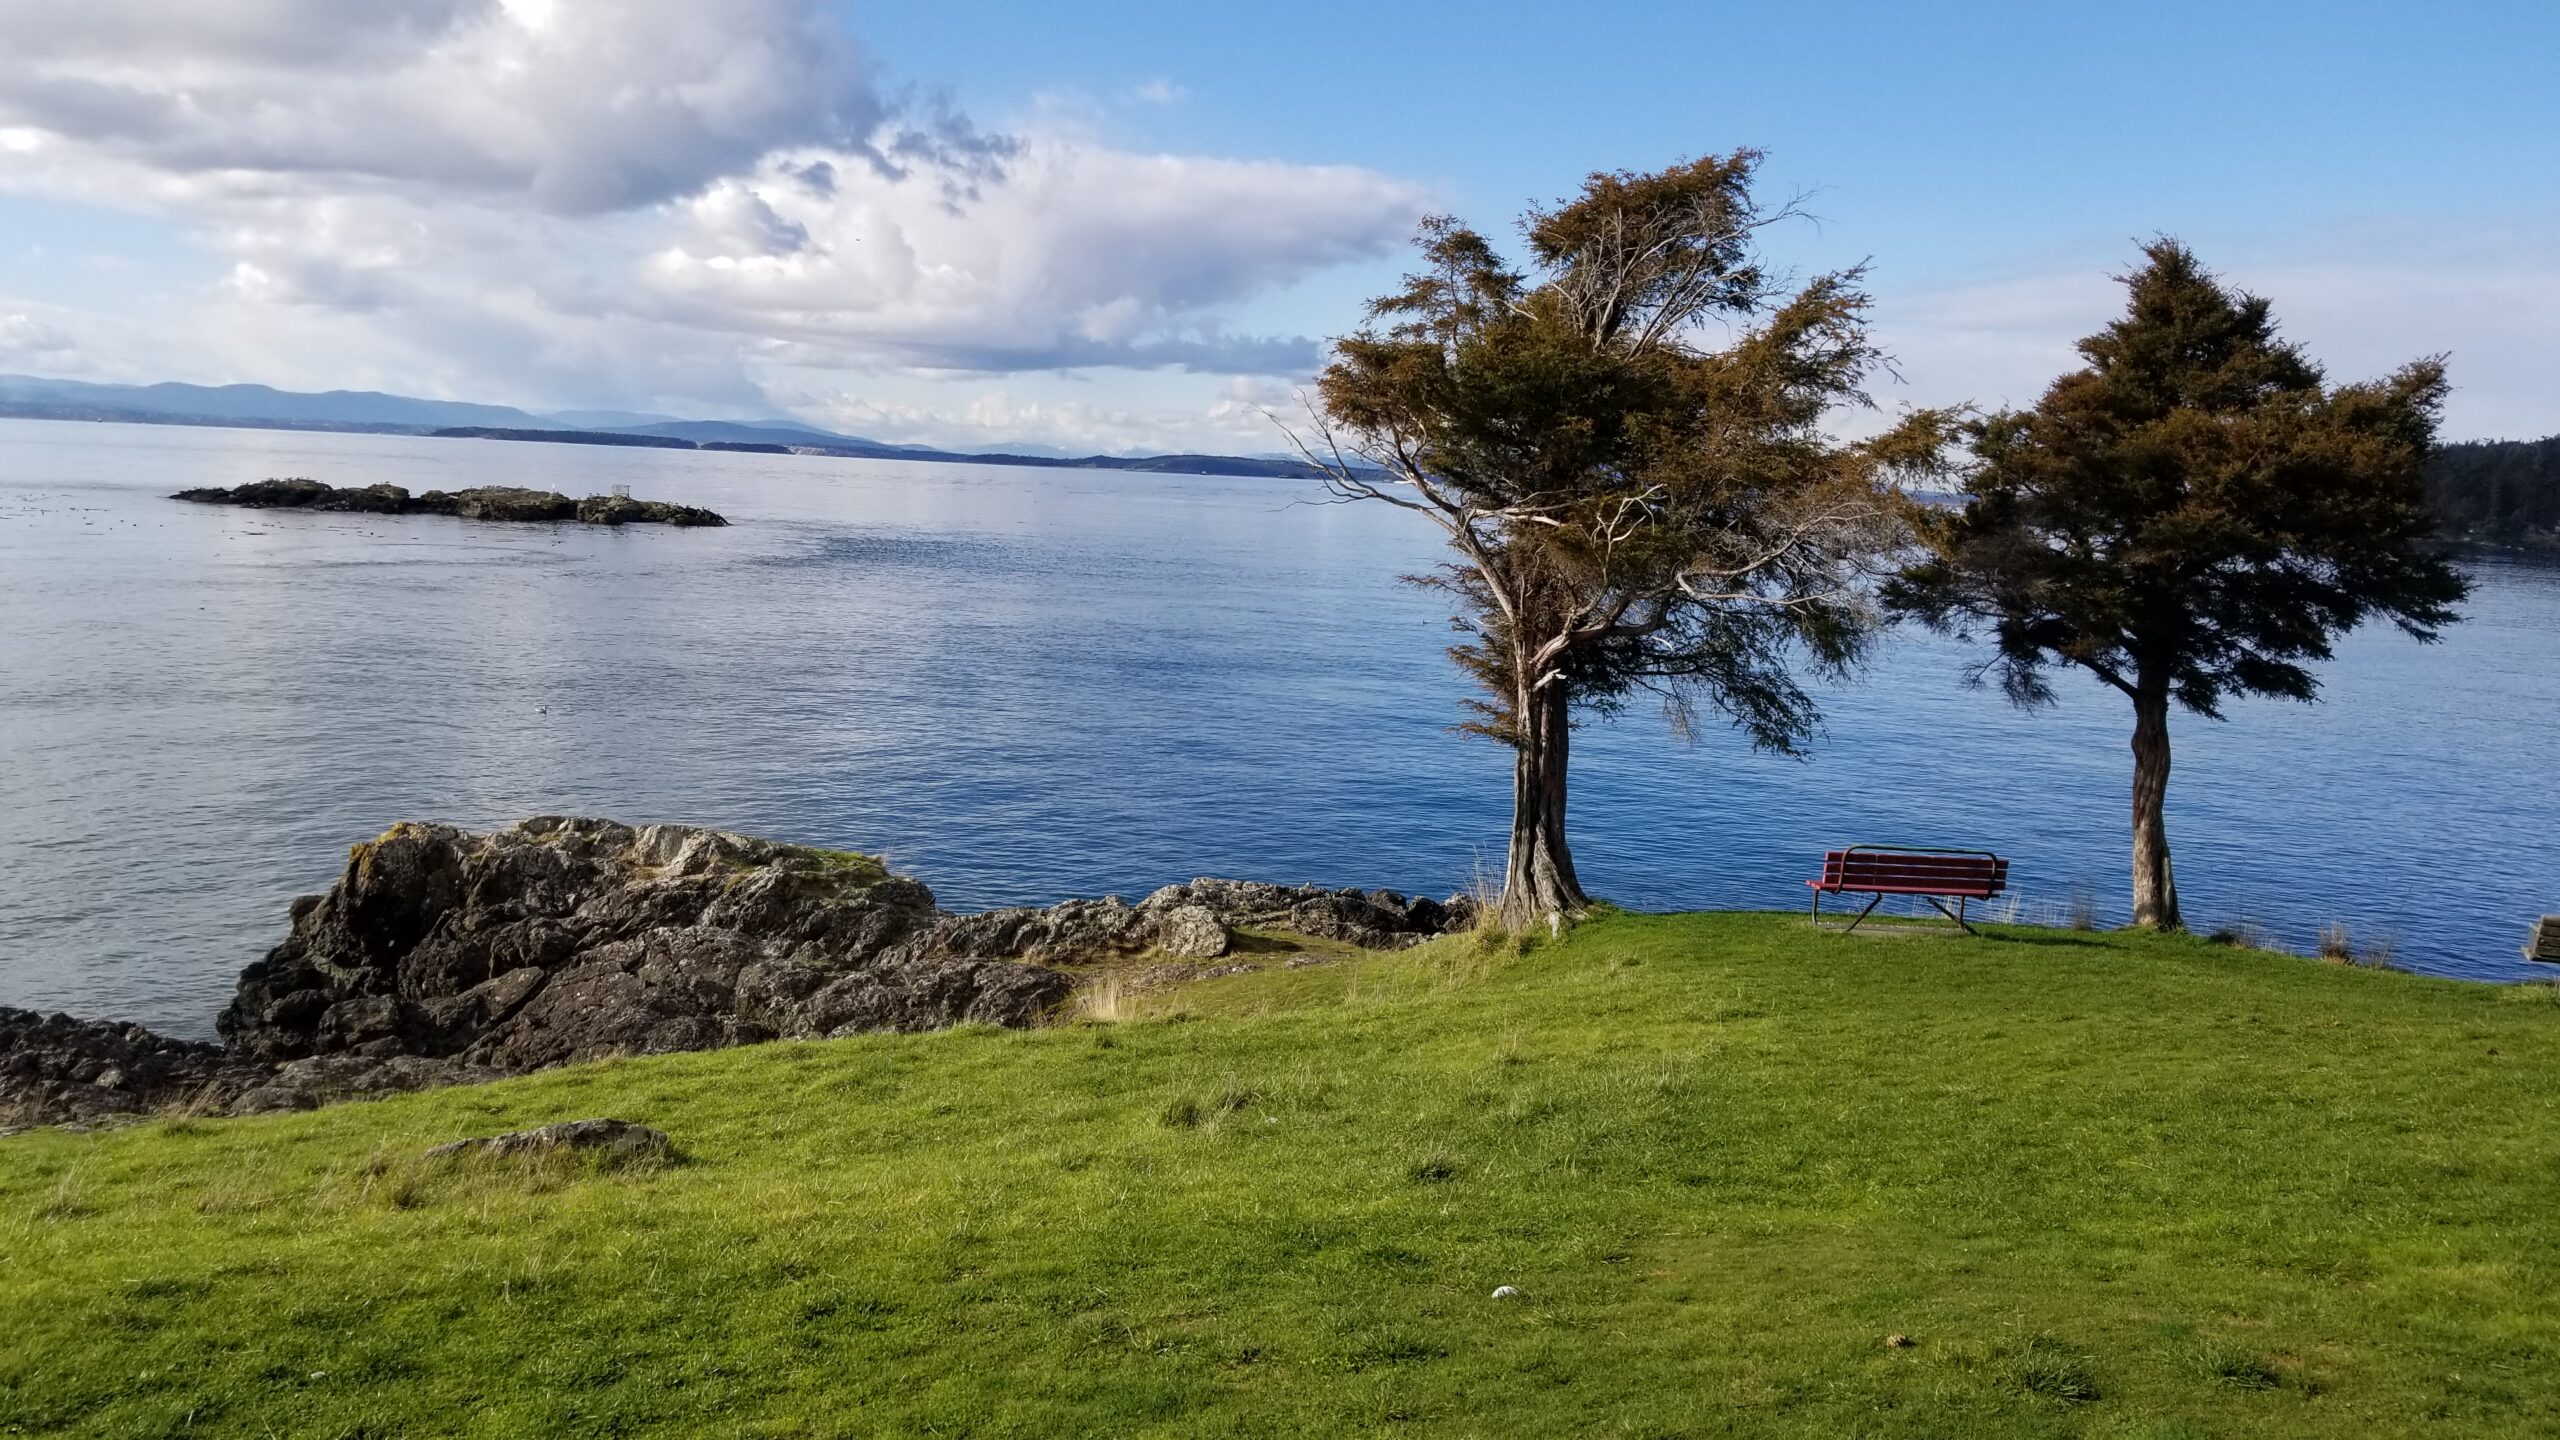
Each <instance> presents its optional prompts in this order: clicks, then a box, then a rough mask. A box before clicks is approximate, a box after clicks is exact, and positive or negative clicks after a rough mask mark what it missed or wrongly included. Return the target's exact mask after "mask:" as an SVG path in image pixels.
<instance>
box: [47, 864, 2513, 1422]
mask: <svg viewBox="0 0 2560 1440" xmlns="http://www.w3.org/2000/svg"><path fill="white" fill-rule="evenodd" d="M2555 998H2560V992H2554V991H2551V990H2549V989H2540V990H2536V991H2524V990H2514V989H2508V990H2499V989H2493V988H2491V987H2486V986H2470V985H2463V984H2457V983H2453V982H2444V981H2430V980H2424V979H2419V978H2415V977H2411V976H2405V975H2398V974H2386V973H2376V972H2366V971H2356V970H2346V969H2337V968H2331V967H2325V966H2320V965H2317V964H2313V963H2310V962H2305V961H2296V960H2290V959H2285V958H2281V957H2273V956H2268V955H2263V954H2255V953H2248V952H2238V951H2232V950H2225V949H2217V948H2215V947H2212V946H2209V945H2206V944H2204V943H2202V942H2196V941H2189V940H2183V939H2169V940H2158V939H2135V938H2130V937H2116V936H2081V935H2070V934H2062V933H2051V932H2035V931H2012V932H2007V933H2005V934H2003V935H2001V936H1999V937H1998V938H1995V939H1992V940H1987V941H1981V942H1967V941H1962V940H1948V939H1934V938H1931V939H1918V938H1895V937H1886V938H1873V939H1871V938H1869V937H1866V936H1858V937H1851V938H1847V939H1842V938H1838V937H1832V936H1820V935H1814V934H1811V933H1808V932H1807V931H1806V929H1805V928H1804V926H1803V924H1802V922H1801V921H1800V920H1792V919H1788V918H1785V917H1778V916H1766V915H1694V916H1672V917H1632V916H1630V917H1614V918H1610V919H1606V920H1602V921H1599V922H1596V923H1594V924H1591V925H1589V926H1587V927H1585V928H1584V929H1583V930H1582V931H1580V932H1578V933H1577V934H1576V935H1575V936H1573V937H1572V938H1571V939H1570V940H1568V941H1567V942H1566V943H1564V944H1563V945H1561V946H1553V947H1547V948H1543V949H1540V950H1537V951H1534V952H1532V953H1531V954H1529V955H1527V956H1525V957H1515V956H1508V955H1495V956H1487V955H1484V954H1482V953H1479V952H1478V951H1475V950H1473V949H1470V948H1468V947H1467V944H1466V943H1465V942H1440V943H1439V944H1436V945H1435V946H1433V947H1430V948H1428V949H1427V950H1425V951H1422V952H1410V953H1407V954H1405V955H1400V956H1382V957H1371V958H1366V959H1361V960H1356V961H1353V962H1350V963H1347V964H1342V965H1336V966H1331V967H1325V968H1313V969H1299V970H1273V971H1271V972H1268V973H1263V974H1255V975H1248V976H1241V977H1236V978H1232V979H1226V980H1219V981H1213V982H1208V983H1205V984H1202V985H1199V986H1196V987H1194V988H1192V989H1190V990H1188V991H1185V992H1182V993H1180V994H1178V995H1176V996H1174V997H1172V998H1171V999H1170V1000H1158V1001H1156V1002H1155V1003H1156V1005H1157V1006H1158V1007H1160V1008H1161V1007H1164V1006H1166V1005H1179V1006H1181V1007H1183V1013H1182V1014H1180V1015H1173V1016H1168V1015H1165V1014H1158V1015H1157V1016H1155V1017H1153V1018H1143V1017H1142V1018H1137V1019H1132V1020H1129V1021H1126V1022H1124V1023H1120V1024H1115V1025H1108V1026H1102V1025H1077V1026H1069V1027H1062V1028H1059V1029H1055V1030H1050V1031H1045V1032H1038V1033H995V1032H987V1031H960V1032H953V1033H947V1034H942V1035H932V1036H918V1037H875V1038H867V1039H862V1040H855V1041H844V1042H833V1043H824V1044H780V1045H772V1046H764V1047H759V1048H755V1049H749V1050H740V1051H731V1052H728V1053H724V1054H711V1055H689V1056H677V1057H668V1058H660V1059H651V1060H641V1061H618V1062H611V1063H607V1064H602V1065H594V1066H587V1067H582V1068H579V1069H574V1070H568V1071H560V1072H554V1073H551V1074H547V1075H542V1076H537V1077H533V1078H529V1079H525V1080H520V1081H515V1082H510V1083H507V1084H504V1085H497V1086H489V1087H485V1088H480V1089H471V1090H456V1091H446V1092H443V1093H440V1094H434V1095H425V1096H414V1097H406V1098H401V1099H396V1100H391V1101H387V1102H384V1103H380V1104H366V1105H350V1106H343V1107H339V1108H335V1109H330V1110H325V1111H320V1112H317V1113H312V1114H305V1115H291V1116H279V1117H271V1118H263V1119H255V1120H243V1121H224V1122H218V1123H179V1124H154V1125H150V1126H145V1127H141V1128H137V1129H132V1130H127V1131H122V1132H117V1133H110V1134H105V1135H99V1136H78V1135H70V1134H63V1133H59V1132H40V1133H31V1134H25V1135H20V1136H17V1137H14V1138H10V1139H6V1140H0V1431H6V1430H7V1429H8V1427H9V1426H12V1425H14V1426H17V1427H19V1428H21V1429H23V1430H24V1431H26V1432H27V1433H45V1432H51V1431H57V1430H58V1431H62V1432H67V1433H73V1434H97V1435H160V1434H209V1435H211V1434H236V1435H265V1434H270V1433H273V1434H289V1435H357V1434H362V1435H395V1434H461V1435H553V1434H585V1433H604V1434H621V1433H641V1432H654V1433H662V1434H684V1435H696V1434H773V1435H828V1434H849V1435H850V1434H860V1435H874V1434H884V1435H925V1434H935V1435H960V1434H1017V1435H1041V1436H1046V1435H1067V1434H1153V1435H1181V1436H1193V1435H1226V1434H1255V1435H1297V1434H1309V1433H1359V1432H1367V1431H1371V1430H1379V1431H1391V1432H1394V1433H1411V1434H1417V1435H1484V1434H1517V1435H1563V1434H1607V1435H1621V1434H1623V1435H1712V1434H1802V1435H1824V1436H1830V1435H1848V1434H1872V1435H1915V1436H1917V1435H1929V1436H1945V1435H1966V1434H1980V1435H2043V1434H2055V1435H2064V1434H2087V1435H2144V1436H2158V1437H2167V1436H2191V1435H2192V1436H2201V1435H2234V1436H2237V1435H2252V1436H2254V1435H2288V1434H2322V1435H2358V1436H2364V1435H2390V1434H2415V1433H2418V1432H2420V1431H2421V1430H2425V1431H2426V1432H2427V1433H2430V1434H2442V1433H2472V1434H2515V1435H2526V1434H2550V1433H2553V1432H2554V1431H2555V1429H2560V1302H2555V1301H2554V1300H2553V1298H2552V1297H2553V1295H2554V1294H2555V1293H2560V1005H2555V1004H2554V1003H2553V1001H2554V1000H2555ZM598 1114H610V1115H615V1116H620V1117H622V1118H626V1119H632V1120H639V1121H644V1122H647V1123H649V1124H653V1125H657V1126H660V1127H662V1128H664V1129H666V1130H667V1131H669V1132H670V1133H672V1134H673V1135H674V1136H675V1137H676V1138H677V1140H678V1143H679V1144H680V1145H681V1146H682V1147H683V1148H684V1149H685V1150H686V1151H687V1152H689V1155H690V1157H691V1158H690V1160H689V1162H688V1163H685V1164H683V1165H680V1166H677V1167H674V1168H671V1169H667V1170H663V1171H659V1172H656V1173H649V1174H632V1173H624V1174H619V1175H597V1174H586V1173H574V1172H573V1173H527V1172H523V1171H516V1170H504V1169H487V1168H463V1169H455V1170H433V1169H429V1168H425V1167H423V1166H422V1165H421V1164H420V1163H419V1162H417V1161H416V1160H415V1158H414V1157H415V1156H416V1154H417V1152H418V1151H420V1150H421V1149H422V1148H424V1147H425V1146H427V1145H429V1144H431V1143H434V1142H436V1141H440V1140H446V1139H450V1138H453V1137H456V1136H459V1135H465V1134H479V1133H487V1132H490V1131H493V1130H497V1129H503V1128H508V1127H513V1126H518V1125H524V1124H532V1123H538V1122H542V1121H548V1120H555V1119H563V1118H574V1117H579V1116H586V1115H598ZM1501 1284H1511V1285H1516V1286H1518V1287H1519V1288H1520V1290H1521V1292H1522V1297H1521V1298H1519V1299H1517V1300H1505V1301H1495V1300H1492V1299H1490V1298H1488V1292H1490V1291H1491V1290H1492V1289H1493V1288H1494V1287H1495V1286H1496V1285H1501ZM1896 1332H1899V1333H1905V1334H1908V1335H1909V1336H1911V1337H1913V1338H1914V1339H1915V1340H1916V1342H1917V1343H1916V1344H1914V1345H1913V1346H1911V1347H1909V1348H1900V1349H1889V1348H1887V1347H1886V1346H1885V1344H1884V1343H1883V1341H1884V1339H1885V1337H1886V1336H1887V1335H1888V1334H1889V1333H1896Z"/></svg>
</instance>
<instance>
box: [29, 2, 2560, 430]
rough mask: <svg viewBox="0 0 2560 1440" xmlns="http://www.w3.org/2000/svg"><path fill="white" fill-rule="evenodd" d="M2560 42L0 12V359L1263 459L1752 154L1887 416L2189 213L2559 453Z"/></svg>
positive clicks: (1919, 24)
mask: <svg viewBox="0 0 2560 1440" xmlns="http://www.w3.org/2000/svg"><path fill="white" fill-rule="evenodd" d="M2555 56H2560V4H2554V3H2552V0H2513V3H2471V4H2466V3H2459V0H2440V3H2434V4H2417V3H2410V4H2359V3H2353V0H2325V3H2282V0H2252V3H2240V0H2221V3H2216V4H2185V3H2153V4H2147V5H2141V6H2094V5H2073V4H2053V3H2049V0H2047V3H2040V4H2016V5H2007V4H1977V5H1952V4H1938V5H1929V4H1912V3H1908V0H1905V3H1899V4H1846V3H1828V4H1826V3H1819V0H1807V3H1794V4H1753V5H1736V4H1722V3H1715V0H1686V3H1678V4H1640V3H1626V4H1601V3H1587V4H1583V5H1577V6H1570V7H1568V6H1562V5H1552V4H1550V5H1533V4H1521V3H1509V0H1482V3H1474V4H1466V5H1457V4H1398V3H1394V0H1369V3H1364V4H1350V3H1335V0H1302V3H1297V4H1292V5H1287V6H1274V5H1202V4H1198V3H1196V0H1195V3H1185V4H1172V3H1157V0H1115V3H1114V4H1112V5H1109V6H1057V5H1027V4H1021V3H1001V0H932V3H911V4H905V5H896V6H890V5H875V4H849V3H831V0H221V3H218V4H207V3H204V0H81V3H79V4H76V5H72V4H64V3H62V0H0V373H21V374H36V375H46V376H59V377H64V378H74V379H85V380H106V381H153V380H186V381H194V382H198V383H216V384H218V383H228V382H238V381H250V382H259V383H265V384H270V385H275V386H278V387H282V388H288V389H329V388H349V389H379V390H388V391H393V392H396V393H402V394H412V395H423V396H431V397H435V398H443V399H456V400H473V401H481V402H487V403H498V404H513V405H519V406H522V407H524V408H527V409H531V410H538V411H553V410H566V409H579V410H621V411H633V412H647V413H663V414H675V415H683V416H687V417H704V418H737V419H747V418H765V417H786V418H794V419H798V420H802V421H805V422H809V423H813V424H818V425H823V426H826V427H828V428H831V429H836V430H841V431H846V432H850V433H856V434H861V435H866V436H870V437H873V438H877V439H884V440H893V441H905V442H918V443H929V444H941V445H949V446H955V447H960V448H969V447H976V446H985V445H996V444H1035V445H1047V446H1056V447H1060V448H1064V449H1070V450H1077V451H1086V450H1093V451H1114V452H1124V453H1125V452H1133V451H1175V450H1212V451H1223V452H1238V453H1262V452H1270V451H1276V450H1279V449H1282V448H1284V445H1285V440H1284V437H1283V436H1282V434H1281V431H1280V428H1279V424H1280V421H1282V420H1285V419H1286V418H1287V417H1288V416H1289V415H1290V414H1291V413H1292V412H1293V411H1294V410H1295V409H1296V408H1297V406H1298V403H1299V401H1298V398H1297V397H1298V396H1299V394H1300V393H1301V391H1302V389H1303V387H1304V385H1305V383H1306V381H1307V380H1308V379H1309V377H1310V376H1312V374H1313V373H1314V372H1315V370H1316V369H1317V368H1318V367H1319V366H1320V365H1321V363H1322V358H1323V353H1324V345H1325V342H1326V340H1327V339H1328V337H1332V336H1337V335H1341V334H1343V333H1346V332H1348V331H1349V330H1351V329H1353V328H1355V327H1356V326H1357V325H1358V324H1359V323H1360V319H1361V307H1362V303H1363V301H1364V299H1365V298H1366V297H1368V296H1370V295H1373V294H1377V293H1379V292H1381V291H1383V290H1386V289H1388V288H1390V287H1391V286H1392V285H1393V283H1394V281H1395V279H1396V277H1397V276H1398V275H1399V274H1400V273H1401V272H1402V269H1403V268H1404V265H1405V258H1406V256H1407V254H1408V253H1409V246H1410V240H1411V236H1412V234H1413V229H1414V226H1415V224H1416V222H1417V221H1418V220H1419V219H1420V218H1421V217H1422V216H1424V215H1426V214H1431V213H1450V214H1455V215H1458V216H1460V217H1462V218H1464V219H1466V220H1467V221H1469V222H1470V223H1472V224H1474V225H1476V226H1477V227H1478V228H1479V229H1481V230H1483V231H1485V232H1486V233H1487V234H1489V235H1492V236H1494V237H1496V238H1497V239H1499V240H1502V241H1504V242H1506V243H1507V242H1509V241H1510V240H1511V239H1512V238H1513V235H1514V232H1513V230H1512V224H1513V221H1514V220H1515V219H1516V217H1517V216H1518V214H1519V213H1520V211H1521V210H1522V209H1523V207H1525V206H1528V205H1531V204H1538V203H1549V202H1552V201H1555V200H1557V199H1560V198H1562V197H1564V196H1567V195H1569V194H1570V193H1571V192H1572V191H1573V190H1574V189H1575V188H1576V187H1577V185H1578V184H1579V183H1580V181H1581V178H1582V177H1583V176H1584V175H1586V174H1587V173H1589V172H1591V171H1594V170H1611V169H1638V170H1642V169H1652V168H1658V167H1661V166H1663V165H1666V164H1670V163H1672V162H1674V161H1678V160H1681V159H1684V158H1689V157H1694V156H1697V155H1701V154H1707V153H1722V152H1726V151H1730V150H1732V149H1735V148H1737V147H1743V146H1749V147H1753V148H1756V149H1760V150H1762V151H1764V152H1766V156H1767V158H1766V160H1765V162H1764V164H1763V168H1762V170H1761V172H1760V186H1761V190H1762V193H1763V194H1764V195H1765V196H1766V197H1768V198H1770V199H1772V200H1784V199H1788V198H1796V197H1801V199H1802V204H1803V208H1804V209H1805V210H1806V211H1807V212H1808V215H1809V217H1810V218H1808V219H1806V220H1803V221H1800V222H1796V223H1794V224H1791V225H1789V226H1786V227H1782V228H1781V229H1780V230H1778V231H1776V232H1774V233H1772V234H1770V235H1769V236H1768V238H1767V249H1768V253H1769V256H1770V258H1771V259H1772V260H1773V261H1774V262H1775V263H1776V264H1778V265H1779V266H1780V267H1782V268H1784V269H1785V270H1787V271H1789V272H1791V273H1794V274H1798V275H1801V276H1806V277H1810V276H1812V275H1816V274H1820V273H1823V272H1826V271H1830V270H1835V269H1839V268H1843V267H1848V266H1856V265H1864V266H1866V267H1867V269H1866V277H1865V282H1864V283H1865V284H1866V286H1867V288H1868V290H1869V291H1870V293H1871V294H1872V295H1873V296H1874V301H1875V303H1874V308H1873V310H1872V312H1871V313H1872V317H1873V323H1874V326H1875V329H1876V333H1877V334H1878V336H1879V337H1880V338H1881V340H1882V341H1883V343H1884V345H1885V347H1886V349H1887V350H1888V351H1889V352H1890V353H1891V354H1892V355H1893V356H1894V359H1895V367H1894V374H1893V375H1891V376H1888V377H1885V378H1884V379H1882V380H1881V381H1880V383H1879V384H1878V385H1877V387H1876V393H1875V396H1874V399H1875V400H1876V402H1877V404H1878V405H1879V406H1880V407H1882V409H1883V410H1884V411H1886V412H1890V411H1891V410H1892V409H1893V408H1895V407H1899V406H1904V405H1935V404H1946V403H1954V402H1959V401H1970V402H1973V403H1977V404H1982V405H2002V404H2027V403H2031V402H2032V401H2033V400H2034V398H2035V397H2036V395H2037V394H2038V393H2039V392H2040V391H2041V390H2042V388H2043V387H2044V385H2045V384H2046V383H2047V382H2049V381H2050V380H2051V379H2052V378H2053V377H2054V376H2055V375H2056V374H2058V373H2061V372H2062V371H2064V370H2066V369H2068V368H2070V367H2071V365H2072V364H2073V363H2075V362H2074V355H2073V351H2072V348H2071V347H2072V341H2073V340H2074V339H2075V338H2076V337H2078V336H2080V335H2084V334H2087V333H2088V332H2090V331H2092V330H2095V329H2096V328H2098V327H2099V326H2101V325H2103V324H2104V323H2105V322H2106V321H2107V319H2108V318H2109V317H2110V315H2111V314H2112V312H2113V311H2114V310H2115V309H2116V307H2117V305H2118V303H2119V291H2118V290H2117V288H2116V285H2115V283H2114V281H2113V280H2112V279H2111V277H2112V276H2114V275H2116V274H2120V273H2122V272H2123V271H2125V270H2126V269H2128V268H2130V266H2131V265H2132V263H2133V262H2134V259H2135V256H2136V251H2137V247H2138V246H2139V245H2140V243H2141V242H2142V241H2143V240H2145V239H2147V238H2149V237H2151V236H2154V235H2160V234H2171V235H2176V236H2178V237H2179V238H2181V239H2183V240H2185V241H2186V242H2188V243H2189V244H2190V245H2191V246H2193V247H2194V248H2195V249H2196V250H2198V251H2199V252H2200V254H2201V255H2202V256H2203V257H2204V259H2205V260H2206V261H2207V263H2208V264H2210V265H2212V266H2214V267H2215V268H2216V269H2218V270H2219V271H2221V272H2222V273H2223V274H2224V275H2225V276H2226V277H2227V278H2229V279H2230V280H2232V281H2233V282H2234V283H2237V284H2239V285H2241V286H2243V287H2245V288H2247V289H2249V290H2251V291H2253V292H2256V293H2259V294H2263V295H2266V296H2268V297H2269V298H2270V299H2271V300H2272V301H2273V302H2274V304H2275V309H2276V314H2277V317H2278V319H2279V320H2280V321H2281V322H2282V323H2283V325H2284V327H2285V330H2286V332H2287V333H2288V334H2289V335H2290V336H2292V337H2293V338H2294V339H2296V340H2298V341H2300V342H2302V343H2303V344H2304V345H2305V347H2306V348H2307V349H2308V350H2309V351H2310V353H2311V354H2312V355H2313V357H2314V358H2316V359H2318V360H2320V361H2321V362H2322V363H2323V364H2325V365H2326V366H2327V367H2328V368H2329V370H2330V373H2331V374H2332V375H2333V376H2334V377H2336V378H2338V379H2342V380H2344V379H2361V378H2366V377H2370V376H2375V375H2379V374H2382V373H2385V372H2388V371H2389V370H2391V369H2393V368H2395V367H2397V366H2399V365H2401V364H2403V363H2406V362H2407V361H2409V360H2411V359H2414V358H2417V357H2419V356H2424V355H2432V354H2439V353H2442V354H2446V355H2448V356H2449V357H2450V365H2451V373H2452V377H2453V380H2454V384H2455V387H2456V388H2455V391H2454V394H2453V397H2452V399H2451V400H2450V402H2449V403H2448V405H2447V409H2446V416H2445V433H2446V435H2447V436H2449V437H2452V438H2487V437H2500V436H2518V437H2521V436H2540V435H2544V434H2549V433H2553V432H2555V431H2560V82H2555V79H2554V75H2553V71H2552V64H2553V59H2554V57H2555ZM1275 417H1277V418H1275ZM1843 423H1844V425H1847V426H1854V425H1856V424H1857V423H1859V422H1858V421H1857V420H1856V419H1855V418H1854V417H1848V418H1844V421H1843Z"/></svg>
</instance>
